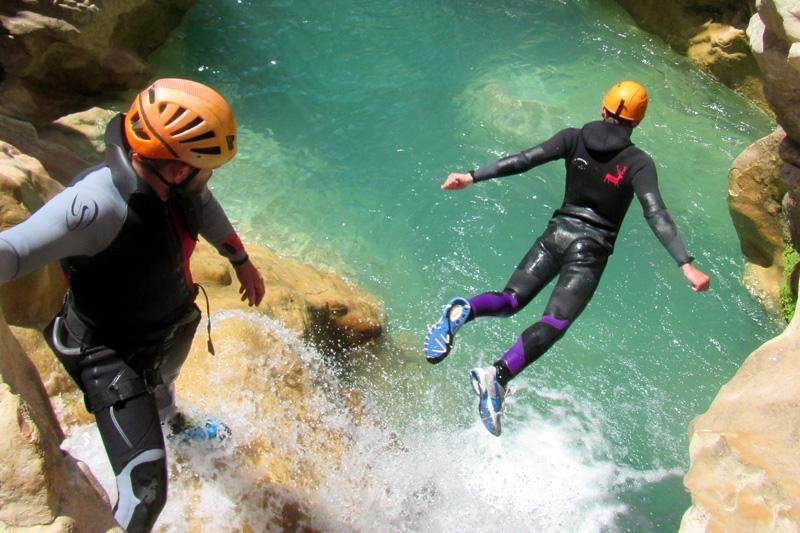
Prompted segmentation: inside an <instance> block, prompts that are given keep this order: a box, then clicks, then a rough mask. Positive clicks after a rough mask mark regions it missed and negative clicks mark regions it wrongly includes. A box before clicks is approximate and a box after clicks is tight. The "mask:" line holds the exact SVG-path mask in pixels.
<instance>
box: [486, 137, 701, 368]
mask: <svg viewBox="0 0 800 533" xmlns="http://www.w3.org/2000/svg"><path fill="white" fill-rule="evenodd" d="M556 159H564V160H565V167H566V184H565V191H564V202H563V203H562V205H561V207H559V208H558V209H557V210H556V211H555V213H554V214H553V217H552V218H551V220H550V222H549V224H548V226H547V229H546V230H545V232H544V233H543V234H542V235H541V236H540V237H539V238H538V239H537V240H536V242H535V243H534V244H533V246H532V247H531V249H530V251H528V253H527V254H526V255H525V257H524V258H523V259H522V262H521V263H520V264H519V266H517V268H516V270H515V271H514V273H513V274H512V275H511V278H510V279H509V281H508V283H507V284H506V287H505V289H504V290H503V292H499V293H498V292H489V293H484V294H480V295H478V296H475V297H474V298H471V299H470V306H471V308H472V311H471V315H470V319H473V318H477V317H481V316H511V315H513V314H515V313H516V312H518V311H519V310H521V309H522V308H523V307H525V306H526V305H527V304H528V303H530V301H531V300H532V299H533V298H534V297H535V296H536V295H537V294H538V293H539V291H541V290H542V289H543V288H544V287H545V286H546V285H547V284H548V283H549V282H550V281H551V280H552V279H553V278H555V277H556V276H558V281H557V283H556V286H555V288H554V289H553V292H552V294H551V296H550V300H549V301H548V302H547V305H546V306H545V309H544V314H543V316H542V318H541V319H540V320H539V321H538V322H536V323H535V324H533V325H532V326H531V327H529V328H528V329H526V330H525V331H524V332H523V334H522V335H521V336H520V338H519V339H517V342H516V343H515V344H514V345H513V346H512V347H511V349H509V351H508V352H506V353H505V354H504V355H503V357H502V358H501V359H500V360H498V361H497V362H496V363H495V366H496V367H497V368H498V376H499V378H500V380H501V383H502V384H505V382H506V381H507V380H508V379H510V378H511V377H513V376H515V375H517V374H518V373H519V372H521V371H522V369H523V368H525V367H526V366H527V365H529V364H530V363H532V362H533V361H535V360H536V359H537V358H539V357H540V356H541V355H542V354H543V353H545V352H546V351H547V350H548V349H549V348H550V346H552V345H553V343H555V342H556V341H557V340H558V339H559V338H561V336H563V334H564V333H565V331H566V330H567V328H568V327H569V326H570V324H572V322H574V320H575V319H576V318H577V317H578V315H580V313H581V312H582V311H583V309H584V308H585V307H586V305H587V304H588V303H589V300H590V299H591V297H592V295H593V294H594V291H595V289H596V288H597V285H598V283H599V281H600V276H601V275H602V273H603V270H604V268H605V266H606V262H607V260H608V256H609V255H611V253H612V252H613V249H614V242H615V241H616V239H617V234H618V232H619V229H620V226H621V224H622V221H623V219H624V218H625V214H626V213H627V212H628V208H629V207H630V204H631V201H632V200H633V197H634V196H636V197H637V198H638V199H639V202H640V203H641V205H642V209H643V211H644V217H645V219H646V220H647V222H648V224H649V225H650V227H651V228H652V230H653V232H654V233H655V235H656V236H657V237H658V239H659V241H661V243H662V245H663V246H664V247H665V248H666V249H667V251H668V252H669V253H670V255H671V256H672V258H673V259H674V260H675V261H676V262H677V263H678V265H683V264H685V263H688V262H691V261H692V258H691V257H690V256H689V255H688V254H687V253H686V248H685V247H684V244H683V241H682V240H681V237H680V235H679V233H678V229H677V227H676V226H675V223H674V222H673V220H672V218H671V217H670V215H669V213H668V212H667V208H666V206H665V205H664V202H663V200H662V199H661V194H660V193H659V190H658V178H657V174H656V168H655V165H654V164H653V160H652V159H651V158H650V156H649V155H647V154H646V153H645V152H643V151H642V150H640V149H639V148H637V147H636V146H634V144H633V143H632V142H631V139H630V134H629V133H628V131H627V130H626V129H625V128H624V127H622V126H620V125H616V124H610V123H606V122H590V123H588V124H586V125H585V126H584V127H583V128H581V129H576V128H569V129H565V130H562V131H560V132H558V133H557V134H555V135H554V136H553V137H552V138H550V139H548V140H547V141H545V142H544V143H542V144H540V145H538V146H535V147H533V148H531V149H529V150H526V151H524V152H520V153H519V154H515V155H512V156H508V157H505V158H502V159H500V160H499V161H496V162H495V163H492V164H490V165H487V166H484V167H481V168H479V169H477V170H475V171H473V172H471V174H472V175H473V178H474V181H475V182H479V181H483V180H487V179H491V178H497V177H501V176H509V175H512V174H519V173H521V172H525V171H527V170H530V169H531V168H533V167H535V166H538V165H541V164H544V163H547V162H549V161H553V160H556Z"/></svg>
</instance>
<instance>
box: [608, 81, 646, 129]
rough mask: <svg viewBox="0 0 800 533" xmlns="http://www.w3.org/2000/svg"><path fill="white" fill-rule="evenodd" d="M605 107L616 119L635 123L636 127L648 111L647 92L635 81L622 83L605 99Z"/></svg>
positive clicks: (609, 92)
mask: <svg viewBox="0 0 800 533" xmlns="http://www.w3.org/2000/svg"><path fill="white" fill-rule="evenodd" d="M603 107H604V108H605V109H606V111H608V112H609V113H611V114H612V115H614V116H615V117H618V118H621V119H624V120H628V121H630V122H633V124H634V126H635V125H636V124H638V123H639V122H641V121H642V119H643V118H644V114H645V112H646V111H647V91H645V89H644V87H642V86H641V85H640V84H639V83H636V82H635V81H621V82H619V83H617V84H616V85H614V86H613V87H611V89H609V90H608V92H607V93H606V95H605V97H603Z"/></svg>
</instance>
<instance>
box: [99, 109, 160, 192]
mask: <svg viewBox="0 0 800 533" xmlns="http://www.w3.org/2000/svg"><path fill="white" fill-rule="evenodd" d="M124 119H125V115H123V114H122V113H120V114H118V115H117V116H115V117H114V118H112V119H111V122H109V123H108V126H107V127H106V134H105V139H104V140H105V143H106V165H107V166H108V168H110V169H111V174H112V176H113V179H114V185H115V186H116V187H117V189H119V191H120V192H121V193H122V195H123V196H124V197H127V196H129V195H130V194H132V193H133V192H134V191H138V192H146V193H148V194H152V195H155V191H153V190H152V188H151V187H150V186H149V185H148V184H147V182H146V181H144V180H143V179H140V178H139V176H137V175H136V172H134V170H133V167H132V166H131V159H130V157H131V156H130V147H129V146H128V143H127V142H125V137H124V136H123V126H124V122H123V121H124Z"/></svg>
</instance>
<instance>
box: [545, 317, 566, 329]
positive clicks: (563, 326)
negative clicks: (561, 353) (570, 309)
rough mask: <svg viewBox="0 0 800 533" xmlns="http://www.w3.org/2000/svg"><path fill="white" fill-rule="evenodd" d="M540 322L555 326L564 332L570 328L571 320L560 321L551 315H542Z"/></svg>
mask: <svg viewBox="0 0 800 533" xmlns="http://www.w3.org/2000/svg"><path fill="white" fill-rule="evenodd" d="M539 322H544V323H545V324H547V325H548V326H553V327H554V328H556V329H558V330H564V329H566V327H567V326H569V320H559V319H557V318H556V317H554V316H549V315H542V319H541V320H539Z"/></svg>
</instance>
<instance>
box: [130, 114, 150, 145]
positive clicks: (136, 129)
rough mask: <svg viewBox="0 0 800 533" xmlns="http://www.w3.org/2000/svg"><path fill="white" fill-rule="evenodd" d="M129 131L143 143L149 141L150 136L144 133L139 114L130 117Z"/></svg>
mask: <svg viewBox="0 0 800 533" xmlns="http://www.w3.org/2000/svg"><path fill="white" fill-rule="evenodd" d="M131 131H132V132H133V134H134V135H136V137H138V138H139V139H141V140H143V141H149V140H150V136H149V135H148V134H147V132H146V131H144V128H143V127H142V120H141V117H140V116H139V113H136V114H134V115H133V116H132V117H131Z"/></svg>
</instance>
